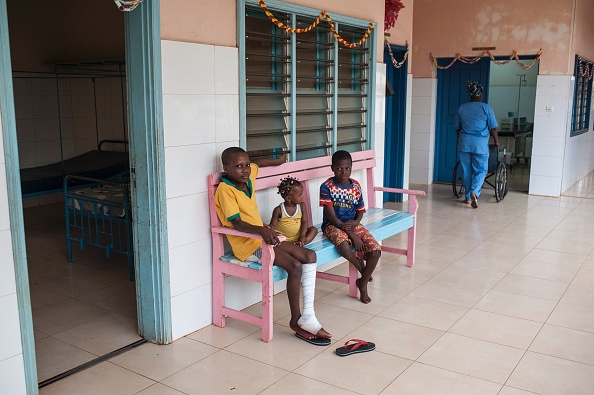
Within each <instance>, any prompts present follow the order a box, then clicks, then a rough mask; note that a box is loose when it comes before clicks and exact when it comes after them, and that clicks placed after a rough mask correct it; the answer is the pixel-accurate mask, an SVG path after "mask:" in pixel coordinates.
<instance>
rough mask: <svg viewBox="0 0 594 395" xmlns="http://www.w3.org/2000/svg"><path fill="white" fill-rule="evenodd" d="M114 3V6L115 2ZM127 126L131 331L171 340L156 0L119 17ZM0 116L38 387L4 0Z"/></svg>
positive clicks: (30, 361) (22, 312) (30, 360)
mask: <svg viewBox="0 0 594 395" xmlns="http://www.w3.org/2000/svg"><path fill="white" fill-rule="evenodd" d="M114 10H115V11H117V9H116V8H115V6H114ZM124 23H125V35H126V38H125V40H126V65H127V67H126V69H127V78H126V84H127V92H128V94H127V98H128V99H127V100H128V114H129V116H128V131H129V140H130V144H129V147H130V167H131V184H132V185H131V191H132V196H131V199H132V215H133V218H134V220H133V232H134V233H133V234H134V240H133V245H134V259H135V262H136V263H142V264H136V265H135V272H136V301H137V308H138V332H139V334H140V335H141V336H142V337H144V338H145V339H147V340H148V341H150V342H153V343H157V344H167V343H170V342H171V293H170V288H169V259H168V258H169V250H168V243H167V222H166V221H167V210H166V197H165V196H166V195H165V182H164V181H165V168H164V157H165V155H164V145H163V93H162V83H161V32H160V1H159V0H153V1H148V2H144V3H142V4H140V5H139V7H138V8H137V9H136V10H134V11H133V12H128V13H126V15H125V18H124ZM0 116H1V119H2V124H1V127H2V138H3V145H4V153H0V155H1V154H3V155H4V158H5V162H6V163H5V166H6V182H7V193H8V203H9V204H8V211H9V217H10V225H11V226H10V232H11V238H12V249H13V260H14V267H15V281H16V296H17V304H18V313H19V323H20V330H21V345H22V351H23V363H24V374H25V383H26V384H25V385H26V390H27V393H28V394H38V392H39V390H38V382H37V365H36V358H35V339H34V334H33V320H32V311H31V299H30V290H29V276H28V269H27V256H26V246H25V232H24V220H23V206H22V196H21V185H20V171H19V169H20V166H19V157H18V140H17V133H16V117H15V110H14V93H13V85H12V67H11V60H10V39H9V31H8V14H7V7H6V0H0Z"/></svg>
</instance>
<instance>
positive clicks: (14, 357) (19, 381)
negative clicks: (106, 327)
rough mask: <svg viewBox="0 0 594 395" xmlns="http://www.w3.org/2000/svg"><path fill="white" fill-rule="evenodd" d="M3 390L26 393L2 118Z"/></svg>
mask: <svg viewBox="0 0 594 395" xmlns="http://www.w3.org/2000/svg"><path fill="white" fill-rule="evenodd" d="M0 273H1V275H0V317H2V325H1V326H0V338H1V339H2V345H1V346H0V393H1V394H15V395H17V394H25V393H26V386H25V368H24V364H23V349H22V346H21V328H20V325H19V322H20V319H19V312H18V304H17V296H16V278H15V272H14V257H13V251H12V240H11V235H10V217H9V213H8V186H7V184H6V161H5V158H4V146H3V143H2V119H0Z"/></svg>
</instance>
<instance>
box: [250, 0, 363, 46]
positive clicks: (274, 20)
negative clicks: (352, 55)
mask: <svg viewBox="0 0 594 395" xmlns="http://www.w3.org/2000/svg"><path fill="white" fill-rule="evenodd" d="M258 3H260V7H262V10H264V13H266V16H267V17H268V19H270V20H271V21H272V23H274V24H275V25H276V26H278V27H279V28H281V29H283V30H285V31H287V32H288V33H306V32H308V31H310V30H311V29H313V28H314V27H316V26H318V25H319V24H320V22H321V21H322V19H324V18H325V19H326V20H327V21H328V25H330V29H331V30H332V34H334V37H336V39H337V40H338V42H340V43H341V44H342V45H344V46H345V47H348V48H355V47H358V46H360V45H362V44H363V43H364V42H365V40H367V38H368V37H369V34H370V33H371V30H372V29H373V23H372V22H369V27H368V28H367V31H366V32H365V34H364V35H363V37H362V38H361V40H359V41H357V42H356V43H349V42H348V41H346V40H345V39H344V38H342V37H341V36H340V34H338V31H337V30H336V28H335V27H334V22H332V18H331V17H330V14H328V13H327V12H326V11H322V12H320V15H319V16H318V18H317V19H316V20H315V21H314V22H313V23H312V24H311V25H309V26H308V27H305V28H302V29H296V28H293V27H288V26H285V25H284V24H283V23H282V22H281V21H279V20H278V19H277V18H276V17H275V16H274V15H273V14H272V12H270V10H269V9H268V7H267V6H266V4H265V3H264V0H258Z"/></svg>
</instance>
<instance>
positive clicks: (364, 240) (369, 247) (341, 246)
mask: <svg viewBox="0 0 594 395" xmlns="http://www.w3.org/2000/svg"><path fill="white" fill-rule="evenodd" d="M352 165H353V159H352V158H351V154H349V153H348V152H347V151H336V152H335V153H334V155H332V171H333V172H334V177H330V178H329V179H327V180H326V181H325V182H324V183H323V184H322V185H321V186H320V206H322V207H324V220H323V222H322V231H323V232H324V235H325V236H326V237H328V238H329V239H330V240H331V241H332V242H333V243H334V245H336V247H337V248H338V252H339V253H340V255H342V256H343V257H344V258H346V259H347V260H348V261H349V262H350V263H352V264H353V265H354V266H355V267H356V268H357V270H359V272H360V273H361V278H359V279H357V288H359V292H360V294H361V296H360V299H361V302H363V303H369V302H371V298H370V297H369V294H368V293H367V283H368V282H369V281H372V277H371V274H372V273H373V271H374V270H375V267H376V266H377V262H378V260H379V258H380V256H381V253H382V251H381V246H380V245H379V243H378V242H377V241H376V240H375V238H374V237H373V236H372V235H371V233H369V231H368V230H367V229H366V228H365V227H364V226H363V225H361V224H360V223H359V222H360V221H361V218H363V213H364V212H365V203H364V201H363V190H362V188H361V185H360V184H359V183H358V182H357V181H356V180H353V179H352V178H350V177H351V168H352ZM351 245H352V246H353V247H354V248H355V252H353V251H352V250H351Z"/></svg>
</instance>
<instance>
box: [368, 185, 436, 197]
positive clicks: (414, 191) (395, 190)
mask: <svg viewBox="0 0 594 395" xmlns="http://www.w3.org/2000/svg"><path fill="white" fill-rule="evenodd" d="M373 190H374V191H381V192H390V193H404V194H406V195H419V196H425V195H426V193H425V191H420V190H418V189H400V188H386V187H373Z"/></svg>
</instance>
